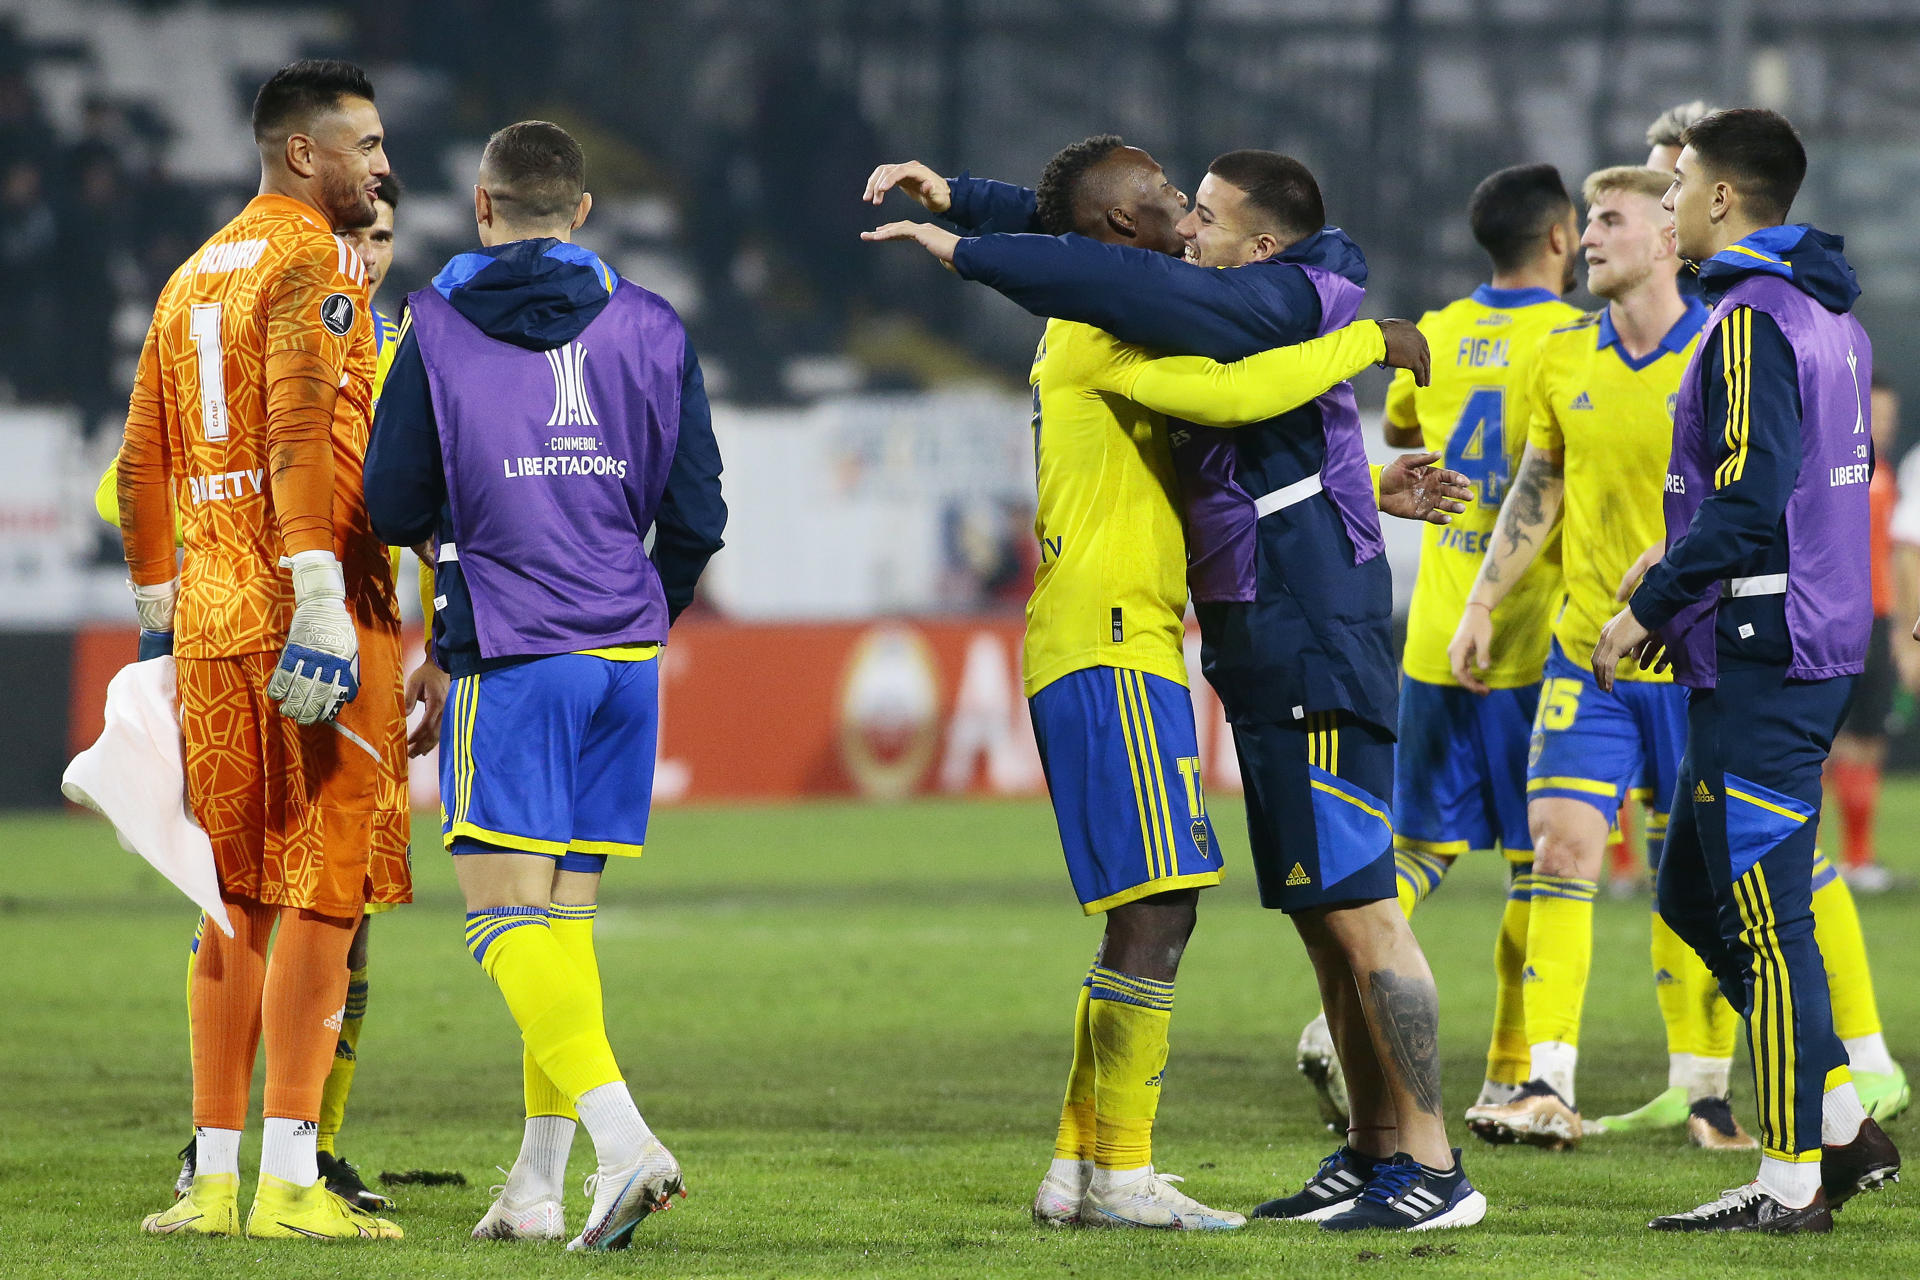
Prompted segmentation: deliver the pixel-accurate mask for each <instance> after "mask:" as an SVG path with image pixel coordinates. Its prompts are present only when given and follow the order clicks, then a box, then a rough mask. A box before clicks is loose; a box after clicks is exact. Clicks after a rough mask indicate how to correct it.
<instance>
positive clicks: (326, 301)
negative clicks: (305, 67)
mask: <svg viewBox="0 0 1920 1280" xmlns="http://www.w3.org/2000/svg"><path fill="white" fill-rule="evenodd" d="M375 358H376V357H375V350H374V335H373V309H372V307H371V305H370V304H369V302H368V298H367V286H366V269H365V266H364V265H363V264H362V262H361V260H360V257H359V255H358V254H356V253H355V252H354V251H353V249H352V248H351V247H350V246H349V245H347V244H346V243H345V242H344V241H342V240H340V239H339V238H337V237H336V236H334V235H333V234H332V231H331V229H330V228H329V227H328V226H327V224H326V222H325V220H324V219H323V218H322V217H321V216H320V214H319V213H318V212H316V211H315V210H314V209H312V208H311V207H309V206H307V205H305V204H303V203H301V202H300V201H297V200H293V199H290V198H288V197H285V196H277V195H264V196H257V197H255V198H254V199H253V200H252V201H251V202H250V203H249V204H248V205H247V207H246V208H245V209H244V210H242V211H241V213H240V215H239V216H238V217H236V218H235V219H234V220H233V221H232V222H230V223H228V224H227V225H226V226H225V227H224V228H222V229H221V231H220V232H219V233H218V234H216V235H215V236H214V237H213V238H212V239H211V240H209V241H207V243H206V244H205V245H203V246H201V248H200V250H199V251H198V252H197V253H195V254H194V255H193V256H192V257H190V258H188V259H187V261H186V262H185V263H184V264H182V266H181V267H180V269H179V270H178V271H176V272H174V274H173V278H172V279H171V280H169V281H168V282H167V286H166V288H165V289H164V290H163V291H162V292H161V295H160V301H159V304H158V306H156V307H155V309H154V316H153V323H152V326H151V327H150V328H149V329H148V331H147V338H146V342H145V344H144V346H143V347H142V349H141V353H140V369H139V374H138V377H137V379H136V381H135V385H134V390H133V398H132V402H131V404H130V406H129V409H128V414H127V433H126V439H125V441H124V442H123V443H122V445H121V449H120V458H119V499H120V510H121V529H122V532H123V535H124V537H125V540H126V544H127V561H128V564H129V566H130V568H131V570H132V574H133V579H134V581H135V582H138V583H142V584H152V583H157V582H164V581H166V580H167V579H169V578H171V577H173V576H174V512H175V511H176V510H177V511H178V514H179V525H180V532H181V541H182V543H183V545H184V547H185V557H184V560H183V561H182V563H181V566H180V569H179V576H180V593H179V603H178V606H177V611H176V614H175V618H174V652H175V654H177V655H178V656H180V657H184V658H217V657H226V656H231V655H235V654H243V653H260V652H271V651H277V650H278V649H279V648H280V647H281V645H282V644H284V643H285V641H286V635H287V627H288V624H289V621H290V619H291V616H292V609H293V590H292V585H291V581H290V578H289V575H288V574H287V572H286V571H285V570H284V569H281V568H280V565H279V562H280V558H281V557H282V556H284V555H291V554H293V553H295V552H298V551H308V550H322V549H323V550H331V551H333V552H334V553H335V554H336V555H337V556H339V558H340V561H341V564H342V566H343V568H344V569H345V573H346V580H347V599H348V601H349V608H350V609H351V610H352V611H353V612H354V613H355V615H356V617H357V620H358V621H359V622H360V624H361V625H362V626H367V625H374V626H383V625H388V626H391V625H397V618H398V615H397V610H396V609H395V607H394V603H393V575H392V570H391V568H390V567H389V565H388V562H387V556H386V549H385V548H384V547H383V546H381V545H380V543H379V542H378V541H377V540H376V539H375V538H374V537H373V535H372V531H371V528H370V527H369V524H368V521H367V517H366V508H365V502H364V498H363V496H362V480H361V472H362V464H363V460H364V457H365V454H366V447H367V434H368V430H369V426H370V424H371V419H372V401H373V376H374V364H375Z"/></svg>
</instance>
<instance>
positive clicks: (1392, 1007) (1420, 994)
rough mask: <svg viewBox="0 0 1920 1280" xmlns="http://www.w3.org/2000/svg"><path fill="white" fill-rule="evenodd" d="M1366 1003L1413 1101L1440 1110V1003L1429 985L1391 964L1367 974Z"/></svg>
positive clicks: (1429, 1111)
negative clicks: (1405, 976) (1393, 967)
mask: <svg viewBox="0 0 1920 1280" xmlns="http://www.w3.org/2000/svg"><path fill="white" fill-rule="evenodd" d="M1367 1002H1368V1005H1369V1006H1370V1008H1371V1010H1372V1014H1373V1021H1374V1025H1375V1027H1376V1028H1377V1029H1378V1032H1379V1035H1380V1037H1381V1039H1382V1040H1384V1041H1385V1042H1386V1043H1387V1045H1388V1046H1390V1052H1391V1054H1392V1057H1393V1068H1394V1072H1395V1073H1396V1074H1397V1075H1398V1076H1399V1077H1400V1080H1401V1083H1402V1084H1403V1085H1404V1086H1405V1087H1406V1089H1407V1092H1409V1093H1411V1094H1412V1095H1413V1102H1414V1105H1415V1106H1417V1107H1419V1108H1420V1110H1422V1111H1424V1112H1426V1113H1427V1114H1428V1115H1432V1116H1437V1115H1439V1114H1440V1108H1441V1102H1440V1008H1439V1001H1438V999H1437V998H1436V997H1435V995H1434V990H1433V985H1432V984H1431V983H1428V982H1423V981H1421V980H1420V979H1418V978H1403V977H1401V976H1400V975H1399V974H1397V973H1395V972H1394V971H1393V970H1391V969H1376V970H1374V971H1373V972H1372V973H1370V974H1368V975H1367Z"/></svg>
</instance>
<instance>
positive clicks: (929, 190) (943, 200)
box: [861, 160, 953, 213]
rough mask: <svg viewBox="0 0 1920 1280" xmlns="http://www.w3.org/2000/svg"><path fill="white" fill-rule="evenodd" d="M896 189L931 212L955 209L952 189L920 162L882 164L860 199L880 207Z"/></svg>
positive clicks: (868, 181) (874, 172)
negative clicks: (888, 193) (889, 193)
mask: <svg viewBox="0 0 1920 1280" xmlns="http://www.w3.org/2000/svg"><path fill="white" fill-rule="evenodd" d="M895 187H898V188H900V190H901V192H902V193H903V194H905V195H909V196H912V197H913V198H914V199H915V200H917V201H919V202H920V207H921V208H922V209H925V210H926V211H927V212H928V213H945V212H946V211H947V210H949V209H951V208H953V188H952V187H950V186H948V185H947V180H946V179H945V178H943V177H941V176H940V175H939V174H937V173H935V172H934V171H933V170H931V169H929V168H927V166H925V165H923V164H921V163H920V162H919V161H918V160H908V161H906V162H905V163H904V164H883V165H881V166H880V167H879V168H878V169H875V170H874V171H873V176H872V177H870V178H868V179H867V193H866V195H865V196H863V197H861V198H862V199H864V200H865V201H866V202H867V203H868V204H879V203H880V202H881V201H883V200H885V199H886V198H887V192H889V191H891V190H893V189H894V188H895Z"/></svg>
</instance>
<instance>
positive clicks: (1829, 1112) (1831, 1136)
mask: <svg viewBox="0 0 1920 1280" xmlns="http://www.w3.org/2000/svg"><path fill="white" fill-rule="evenodd" d="M1866 1118H1867V1109H1866V1108H1865V1107H1863V1106H1861V1105H1860V1094H1859V1093H1858V1091H1856V1090H1855V1089H1854V1087H1853V1081H1851V1080H1849V1081H1847V1082H1846V1083H1845V1084H1843V1085H1836V1086H1834V1087H1833V1088H1831V1089H1829V1090H1827V1091H1826V1093H1825V1094H1823V1095H1822V1096H1821V1098H1820V1141H1821V1142H1822V1143H1823V1144H1824V1145H1826V1146H1829V1147H1844V1146H1846V1145H1847V1144H1848V1143H1849V1142H1852V1141H1853V1140H1854V1139H1855V1138H1857V1137H1859V1136H1860V1125H1861V1123H1862V1122H1864V1121H1865V1120H1866Z"/></svg>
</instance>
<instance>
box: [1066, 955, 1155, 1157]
mask: <svg viewBox="0 0 1920 1280" xmlns="http://www.w3.org/2000/svg"><path fill="white" fill-rule="evenodd" d="M1087 1002H1088V1003H1087V1026H1088V1030H1089V1032H1090V1033H1091V1036H1092V1040H1093V1064H1094V1065H1093V1069H1094V1092H1093V1122H1094V1144H1093V1163H1094V1167H1095V1168H1097V1169H1119V1170H1124V1169H1140V1168H1144V1167H1146V1166H1147V1165H1150V1164H1152V1163H1153V1118H1154V1116H1155V1114H1156V1113H1157V1112H1158V1111H1159V1109H1160V1079H1161V1075H1162V1073H1163V1072H1164V1071H1165V1070H1166V1066H1167V1026H1168V1024H1169V1023H1170V1022H1171V1021H1172V1018H1173V984H1172V983H1171V982H1160V981H1157V980H1156V979H1153V978H1139V977H1135V976H1134V975H1132V974H1128V973H1121V972H1119V971H1118V970H1115V969H1109V968H1108V967H1107V966H1105V965H1095V966H1094V968H1093V973H1092V974H1091V975H1090V977H1089V980H1088V983H1087Z"/></svg>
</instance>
